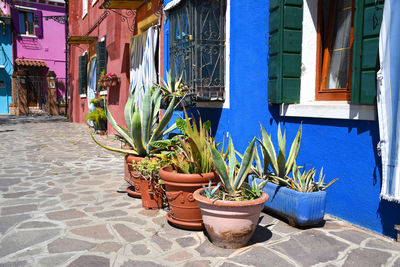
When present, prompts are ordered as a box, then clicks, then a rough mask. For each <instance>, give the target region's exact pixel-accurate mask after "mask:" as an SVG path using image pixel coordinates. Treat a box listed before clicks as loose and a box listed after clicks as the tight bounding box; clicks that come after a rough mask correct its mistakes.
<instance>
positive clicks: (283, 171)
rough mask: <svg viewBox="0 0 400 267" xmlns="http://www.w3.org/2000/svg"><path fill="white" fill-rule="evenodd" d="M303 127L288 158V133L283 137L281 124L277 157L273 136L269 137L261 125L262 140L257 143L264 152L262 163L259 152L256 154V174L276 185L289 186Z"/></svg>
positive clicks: (254, 168)
mask: <svg viewBox="0 0 400 267" xmlns="http://www.w3.org/2000/svg"><path fill="white" fill-rule="evenodd" d="M301 133H302V126H301V125H300V128H299V130H298V131H297V135H296V137H295V138H294V140H293V143H292V145H291V148H290V152H289V155H288V156H287V157H286V131H284V133H283V135H282V131H281V127H280V124H278V147H279V151H278V155H276V152H275V148H274V145H273V143H272V140H271V135H268V134H267V132H266V131H265V129H264V128H263V127H262V125H261V136H262V139H261V140H260V139H258V138H257V141H258V143H259V144H260V147H261V152H262V162H261V160H260V157H259V154H258V151H256V152H255V163H256V165H255V167H253V168H252V169H253V172H254V174H255V175H256V176H257V177H259V178H261V179H266V180H269V181H271V182H273V183H275V184H280V185H287V181H288V179H289V176H288V175H289V174H290V172H291V171H292V167H293V164H294V163H295V161H296V158H297V156H298V154H299V150H300V143H301Z"/></svg>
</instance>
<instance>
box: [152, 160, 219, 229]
mask: <svg viewBox="0 0 400 267" xmlns="http://www.w3.org/2000/svg"><path fill="white" fill-rule="evenodd" d="M173 171H174V170H173V168H172V167H171V166H165V167H163V168H161V169H160V177H161V180H162V181H163V182H164V184H165V193H166V196H167V199H168V203H169V207H170V211H169V212H168V214H167V219H168V221H169V222H171V223H172V224H174V225H176V226H177V227H179V228H183V229H188V230H201V229H202V228H203V221H202V219H201V212H200V209H199V207H198V205H197V201H196V200H195V199H194V198H193V192H194V191H195V190H197V189H199V188H202V185H205V186H206V185H208V182H209V180H211V183H212V184H213V185H216V184H217V182H218V181H219V176H218V175H217V173H215V172H210V173H204V174H183V173H176V172H173Z"/></svg>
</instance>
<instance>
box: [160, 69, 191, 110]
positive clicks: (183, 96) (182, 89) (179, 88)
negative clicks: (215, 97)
mask: <svg viewBox="0 0 400 267" xmlns="http://www.w3.org/2000/svg"><path fill="white" fill-rule="evenodd" d="M182 76H183V74H181V76H180V77H179V79H174V78H173V77H172V74H171V72H170V71H167V80H166V81H165V80H163V79H162V78H161V77H160V81H161V83H160V84H156V86H157V87H158V88H160V90H161V92H162V94H163V97H162V99H161V108H163V109H166V108H167V107H168V105H169V103H170V102H171V100H172V98H173V97H175V98H176V100H175V106H174V109H175V110H183V109H189V108H193V107H195V106H196V101H195V97H194V95H193V93H190V91H189V90H188V87H187V86H186V85H184V84H183V82H182Z"/></svg>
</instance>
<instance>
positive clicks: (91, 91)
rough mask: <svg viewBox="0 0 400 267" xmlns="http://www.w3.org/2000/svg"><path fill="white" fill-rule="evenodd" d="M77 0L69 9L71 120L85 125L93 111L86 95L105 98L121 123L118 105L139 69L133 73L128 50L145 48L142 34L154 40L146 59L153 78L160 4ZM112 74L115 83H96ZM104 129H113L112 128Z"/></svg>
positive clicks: (92, 97) (90, 97) (155, 66)
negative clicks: (105, 75) (107, 84)
mask: <svg viewBox="0 0 400 267" xmlns="http://www.w3.org/2000/svg"><path fill="white" fill-rule="evenodd" d="M77 2H78V4H74V5H70V8H69V14H70V24H69V32H70V36H69V39H68V44H69V47H70V51H71V52H70V55H69V76H70V94H69V95H70V99H69V103H70V105H69V114H70V118H71V120H72V121H73V122H79V123H86V120H85V116H86V115H87V114H88V112H90V111H91V110H93V109H94V106H93V105H92V104H91V103H90V101H91V99H94V98H100V97H104V98H105V99H106V100H107V104H108V108H109V110H110V111H111V113H112V114H113V116H114V118H115V119H116V121H117V122H118V123H119V124H122V125H123V124H124V121H125V120H124V113H123V107H124V105H125V102H126V101H127V99H128V93H129V88H130V86H131V82H132V80H135V81H136V80H137V79H133V78H132V77H137V78H138V77H139V76H140V75H139V73H141V71H137V70H138V68H139V65H141V64H139V62H137V63H138V65H137V66H136V67H135V68H133V67H132V66H131V64H133V62H134V60H133V59H132V60H131V55H133V53H134V52H133V51H135V52H137V51H139V50H140V51H144V49H145V47H146V43H145V41H146V40H147V38H152V40H153V42H152V44H155V45H152V47H153V48H152V49H150V50H149V52H148V54H149V58H147V59H148V62H151V63H150V65H151V66H152V76H153V77H155V78H157V77H158V63H155V62H156V61H157V62H158V60H159V57H158V50H157V51H156V48H155V46H157V42H158V38H159V30H158V26H156V25H159V22H160V20H161V19H160V14H159V8H161V7H162V6H161V5H160V4H159V1H156V0H153V1H102V0H98V1H96V0H93V1H87V0H82V1H77ZM154 26H155V27H154ZM135 58H136V59H137V58H138V57H135ZM142 59H143V57H142ZM146 66H148V65H146ZM111 73H112V74H115V75H116V76H117V77H118V82H117V83H116V84H115V85H112V86H101V84H99V79H100V78H101V76H103V75H104V74H111ZM144 80H146V79H144ZM144 80H143V79H142V81H144ZM149 81H150V80H149ZM152 81H153V80H151V82H152ZM108 129H109V133H114V132H113V129H112V128H111V127H108Z"/></svg>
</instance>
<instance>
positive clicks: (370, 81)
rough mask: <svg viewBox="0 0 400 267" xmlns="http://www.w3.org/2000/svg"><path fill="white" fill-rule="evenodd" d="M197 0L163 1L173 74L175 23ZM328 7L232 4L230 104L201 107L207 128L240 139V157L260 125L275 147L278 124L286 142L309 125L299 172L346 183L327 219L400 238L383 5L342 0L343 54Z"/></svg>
mask: <svg viewBox="0 0 400 267" xmlns="http://www.w3.org/2000/svg"><path fill="white" fill-rule="evenodd" d="M189 1H191V2H192V4H195V5H199V1H196V0H186V1H184V0H182V1H169V0H166V1H165V7H166V9H167V10H168V13H169V15H168V17H169V18H170V20H169V21H167V23H166V26H165V32H164V33H165V42H164V48H165V53H164V59H165V70H167V69H168V68H171V67H172V68H173V67H174V66H175V65H176V64H175V63H174V62H173V60H177V58H179V57H176V56H175V57H174V53H173V52H174V51H171V48H172V49H175V48H176V44H177V43H179V38H182V32H183V31H180V32H179V31H178V32H177V31H175V32H174V31H173V30H174V29H176V27H175V26H173V25H172V26H171V23H174V21H173V20H174V17H179V16H181V17H182V15H181V13H182V12H183V13H185V12H186V13H187V14H190V13H188V12H187V11H185V9H186V10H187V2H189ZM201 2H202V3H203V4H204V3H205V2H210V4H212V3H211V2H212V1H201ZM219 2H221V1H219ZM322 2H324V3H325V1H317V0H315V1H313V0H312V1H302V0H299V1H262V0H257V1H232V0H227V1H226V9H225V13H224V17H225V18H224V17H223V16H222V15H219V18H220V19H221V20H224V21H225V40H224V44H225V54H224V55H225V58H224V62H225V67H224V68H223V69H224V71H225V72H224V75H223V76H222V77H223V78H224V97H223V98H224V101H223V103H219V102H218V101H214V102H213V101H209V102H199V103H197V106H198V110H199V111H200V114H201V116H202V118H203V120H205V119H209V120H211V122H212V125H213V126H212V129H213V132H214V134H215V135H216V138H217V140H219V141H221V140H222V138H223V137H224V136H225V138H226V137H227V136H228V135H230V136H232V138H233V140H234V141H235V148H236V149H238V151H239V152H243V151H244V149H245V148H246V147H247V145H248V142H249V141H250V140H251V139H252V138H253V136H260V135H261V133H260V124H262V125H263V127H264V128H265V129H266V131H267V132H268V133H271V135H272V139H273V140H274V141H275V144H277V135H276V133H277V127H278V124H280V125H281V127H283V128H284V129H286V134H287V137H288V142H291V141H292V140H293V139H294V137H295V135H296V132H297V130H298V129H299V127H300V125H302V127H303V137H302V142H301V148H300V152H299V157H298V160H297V163H298V164H299V165H301V166H305V167H306V168H309V167H311V166H313V167H316V168H317V169H321V168H322V167H323V168H324V172H325V173H326V177H327V178H326V179H327V180H328V181H330V180H332V179H334V178H339V181H337V182H336V183H335V184H333V185H332V186H331V187H330V188H329V189H328V199H327V207H326V212H327V213H329V214H331V215H334V216H336V217H339V218H342V219H344V220H347V221H349V222H351V223H354V224H356V225H359V226H361V227H363V228H367V229H370V230H372V231H375V232H377V233H380V234H384V235H387V236H390V237H392V238H394V237H395V236H396V231H395V229H394V225H395V224H397V223H399V222H400V213H399V212H398V211H399V210H400V205H399V204H398V203H396V202H393V201H387V200H384V199H381V198H380V192H381V186H382V161H381V158H380V155H379V151H378V144H379V141H380V134H379V124H378V117H377V108H376V95H377V83H378V81H377V78H376V75H377V71H378V69H379V57H378V47H379V45H378V43H379V32H380V28H381V21H382V13H383V6H384V1H368V0H365V1H337V2H338V3H339V2H343V4H346V5H347V6H345V7H342V9H343V10H348V11H347V13H346V12H344V13H343V12H342V13H340V16H341V19H342V20H343V21H345V22H346V23H343V25H345V26H346V27H347V28H346V27H344V28H343V29H336V32H337V33H340V34H342V35H341V39H340V40H342V43H340V42H337V43H335V42H331V43H332V45H334V46H335V47H328V45H327V44H329V43H330V42H328V41H327V40H328V39H327V38H330V39H331V40H332V39H334V38H333V36H335V35H334V34H335V31H332V30H331V32H329V31H327V29H329V28H332V29H333V28H334V27H333V26H329V25H327V22H326V21H327V20H324V19H323V18H328V17H329V12H328V11H329V9H328V11H327V10H326V8H325V9H324V8H323V6H322V5H321V3H322ZM327 2H329V1H327ZM330 2H333V1H330ZM352 2H354V5H355V6H353V5H352ZM328 6H329V5H328ZM337 8H338V10H339V9H340V8H341V7H337ZM346 8H347V9H346ZM200 10H201V9H197V10H196V11H195V12H197V13H192V14H195V15H194V17H195V18H201V17H202V12H201V11H200ZM327 12H328V13H327ZM333 13H334V12H332V11H331V16H332V14H333ZM214 15H218V14H214ZM188 20H189V21H190V19H188ZM328 21H330V19H329V20H328ZM195 23H196V22H195ZM197 23H198V22H197ZM323 23H326V25H324V24H323ZM181 26H184V23H183V24H182V25H181ZM180 28H181V29H184V28H185V27H180ZM209 29H212V27H209ZM171 31H172V32H171ZM202 32H203V33H205V31H204V30H203V31H202ZM209 33H210V31H209ZM345 33H346V34H345ZM173 34H174V35H173ZM350 34H351V35H350ZM185 35H189V36H190V35H191V33H190V32H189V33H188V32H187V31H185ZM189 38H190V37H189ZM168 39H169V40H168ZM171 39H172V40H173V41H174V42H171ZM168 50H169V51H168ZM327 51H328V52H327ZM329 51H344V52H343V53H338V54H334V55H332V54H329ZM178 54H179V53H178ZM171 57H172V58H171ZM208 58H209V59H211V57H208ZM206 63H207V62H206V61H205V63H203V64H201V65H199V64H197V65H195V66H196V68H199V67H200V66H203V65H206ZM329 63H331V64H329ZM181 66H184V64H181ZM214 66H215V64H214ZM335 68H336V70H342V74H343V73H344V75H342V76H341V77H342V78H341V79H336V80H335V79H334V75H333V73H335ZM183 69H184V68H183ZM203 70H204V69H203ZM336 72H337V71H336ZM203 73H204V71H203ZM189 78H190V77H189ZM203 100H204V98H203ZM216 100H217V99H216ZM218 105H219V106H218Z"/></svg>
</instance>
